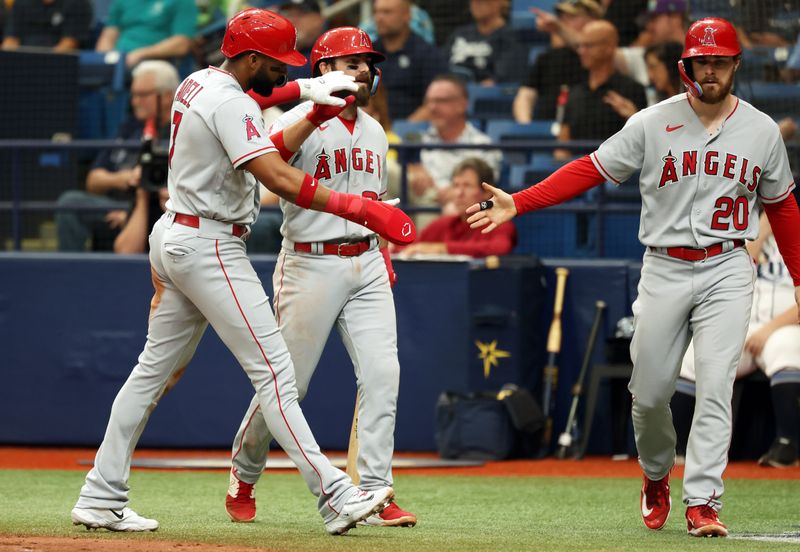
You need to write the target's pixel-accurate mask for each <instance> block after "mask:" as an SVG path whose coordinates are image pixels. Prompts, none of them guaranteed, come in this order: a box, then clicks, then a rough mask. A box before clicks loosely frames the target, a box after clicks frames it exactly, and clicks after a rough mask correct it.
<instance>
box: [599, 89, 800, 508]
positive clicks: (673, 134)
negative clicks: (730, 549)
mask: <svg viewBox="0 0 800 552" xmlns="http://www.w3.org/2000/svg"><path fill="white" fill-rule="evenodd" d="M694 101H697V100H694ZM591 159H592V161H593V162H594V164H595V167H596V168H597V169H598V171H600V173H601V174H602V175H603V176H605V177H606V178H608V179H609V180H612V181H614V182H617V183H619V182H623V181H625V180H626V179H627V178H629V177H630V176H631V175H632V174H633V172H634V171H636V170H637V169H639V168H641V178H640V184H639V187H640V190H641V196H642V212H641V224H640V229H639V238H640V240H641V242H642V243H643V244H644V245H646V246H648V249H647V251H646V253H645V255H644V260H643V266H642V273H641V279H640V281H639V290H638V291H639V295H638V298H637V299H636V302H635V303H634V305H633V311H634V320H635V321H634V324H635V332H634V337H633V341H632V343H631V358H632V359H633V363H634V370H633V375H632V377H631V381H630V384H629V389H630V391H631V393H632V395H633V424H634V431H635V435H636V445H637V448H638V452H639V462H640V464H641V466H642V469H643V470H644V473H645V475H646V476H647V477H648V478H650V479H651V480H659V479H661V478H663V477H664V476H665V475H666V474H667V473H668V472H669V470H670V468H671V467H672V465H673V463H674V457H675V439H676V437H675V430H674V428H673V425H672V416H671V413H670V410H669V401H670V397H671V396H672V394H673V393H674V391H675V381H676V379H677V377H678V373H679V370H680V366H681V359H682V358H683V356H684V352H685V351H686V347H687V345H688V343H689V340H690V338H693V339H694V347H695V364H696V366H697V399H698V400H697V407H696V409H695V415H694V423H693V424H692V430H691V434H690V436H689V443H688V449H687V455H686V468H685V476H684V484H683V501H684V503H686V504H687V505H688V506H696V505H700V504H709V505H711V506H713V507H715V509H717V510H719V509H720V508H721V502H720V501H719V497H720V496H721V495H722V493H723V490H724V487H723V482H722V472H723V471H724V469H725V466H726V465H727V451H728V445H729V443H730V437H731V424H730V419H731V411H730V408H731V394H732V382H733V379H734V376H735V374H736V366H737V365H738V363H739V357H740V355H741V352H742V347H743V343H744V339H745V336H746V334H747V327H748V323H749V319H750V307H751V301H752V294H753V279H754V270H753V264H752V262H751V261H750V257H749V256H748V254H747V252H746V250H745V249H744V247H741V245H742V244H743V242H744V240H746V239H754V238H755V237H756V236H757V233H758V216H759V208H758V205H757V203H758V202H761V203H771V202H777V201H780V200H782V199H785V198H786V197H787V196H788V194H790V193H791V191H792V189H793V188H794V183H793V178H792V174H791V172H790V170H789V162H788V158H787V155H786V149H785V147H784V145H783V142H782V140H781V136H780V133H779V132H778V127H777V125H776V124H775V123H774V122H773V121H772V120H771V119H770V118H769V117H768V116H767V115H765V114H763V113H761V112H759V111H758V110H756V109H755V108H754V107H753V106H751V105H749V104H748V103H746V102H744V101H741V100H736V104H735V108H734V109H733V110H732V112H731V113H730V115H729V116H728V117H727V119H726V120H725V121H724V122H723V123H722V124H721V125H720V127H719V128H718V129H716V130H715V131H713V132H712V131H709V130H708V129H706V128H705V126H704V125H703V124H702V122H701V121H700V120H699V119H698V117H697V115H696V114H695V112H694V111H693V109H692V107H691V105H690V104H689V97H688V95H687V94H680V95H677V96H674V97H672V98H670V99H667V100H665V101H663V102H661V103H659V104H656V105H654V106H652V107H650V108H647V109H645V110H642V111H640V112H639V113H637V114H635V115H634V116H632V117H631V118H630V119H629V120H628V122H627V124H626V125H625V127H624V128H623V129H622V130H620V131H619V132H618V133H617V134H615V135H614V136H612V137H611V138H609V139H608V140H606V141H605V142H604V143H603V144H602V145H601V146H600V147H599V148H598V150H597V151H596V152H594V153H592V155H591ZM671 248H706V250H705V260H704V259H703V255H701V256H700V258H699V259H695V260H694V261H689V260H684V258H685V257H684V258H676V257H680V256H681V255H685V253H681V252H680V251H678V250H676V249H671Z"/></svg>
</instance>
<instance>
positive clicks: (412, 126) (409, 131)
mask: <svg viewBox="0 0 800 552" xmlns="http://www.w3.org/2000/svg"><path fill="white" fill-rule="evenodd" d="M430 125H431V124H430V122H428V121H406V120H405V119H397V120H395V121H392V130H393V131H394V133H395V134H397V135H398V136H399V137H400V138H401V139H402V140H403V141H404V142H405V141H407V140H411V141H414V140H413V138H415V137H416V138H418V137H419V135H420V134H422V133H423V132H425V131H426V130H427V129H428V127H429V126H430ZM416 141H419V140H418V139H417V140H416Z"/></svg>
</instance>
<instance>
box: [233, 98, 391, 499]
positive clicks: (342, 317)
mask: <svg viewBox="0 0 800 552" xmlns="http://www.w3.org/2000/svg"><path fill="white" fill-rule="evenodd" d="M312 105H313V104H311V103H310V102H309V103H305V104H301V105H299V106H297V107H296V108H294V109H292V110H291V111H289V112H288V113H286V114H284V115H283V116H281V117H280V118H279V119H278V120H277V121H276V122H275V123H274V124H273V126H272V129H271V132H276V131H278V130H280V129H282V128H285V127H287V126H289V125H291V124H292V123H294V122H296V121H298V120H301V119H303V118H304V117H305V116H306V114H307V113H308V112H309V110H310V109H311V108H312ZM387 148H388V143H387V140H386V135H385V133H384V131H383V129H382V128H381V126H380V124H379V123H378V122H377V121H376V120H375V119H373V118H372V117H370V116H369V115H367V114H366V113H365V112H363V111H361V110H358V116H357V117H356V120H355V125H354V126H353V127H352V131H351V130H350V129H349V128H348V126H347V125H346V124H345V123H344V122H343V120H342V119H341V118H334V119H331V120H330V121H328V122H326V123H323V124H322V125H321V126H320V127H319V128H318V129H317V130H315V131H314V132H313V133H312V134H311V135H310V136H309V137H308V138H307V139H306V140H305V142H304V143H303V144H302V147H301V148H300V150H299V151H298V152H297V153H296V154H295V155H294V157H293V158H292V160H291V164H292V165H294V166H295V167H297V168H299V169H301V170H303V171H305V172H307V173H309V174H311V175H313V176H314V177H315V178H317V179H319V181H320V183H322V184H324V185H326V186H328V187H330V188H332V189H334V190H336V191H340V192H350V193H355V194H360V195H363V196H364V197H368V198H372V199H378V198H380V197H383V195H384V194H385V192H386V181H387V175H386V170H385V169H386V152H387ZM281 209H282V210H283V215H284V222H283V226H282V227H281V232H282V234H283V236H284V240H283V249H282V250H281V253H280V255H279V256H278V262H277V265H276V267H275V273H274V275H273V286H274V290H275V298H274V307H275V313H276V316H277V319H278V323H279V325H280V329H281V333H282V334H283V336H284V339H285V340H286V345H287V347H288V348H289V352H290V353H291V355H292V360H293V361H294V367H295V374H296V379H297V387H298V394H299V397H300V399H302V398H303V397H304V396H305V394H306V391H307V390H308V385H309V382H310V381H311V377H312V376H313V374H314V370H315V369H316V366H317V363H318V362H319V358H320V356H321V354H322V350H323V348H324V347H325V343H326V342H327V340H328V334H329V333H330V331H331V328H332V327H333V326H334V324H335V325H336V328H337V330H338V331H339V335H340V336H341V338H342V341H343V343H344V345H345V348H346V349H347V352H348V354H349V355H350V358H351V360H352V361H353V366H354V369H355V375H356V381H357V385H358V389H359V391H360V394H361V401H360V404H359V424H358V440H359V457H358V472H359V474H360V476H361V483H360V486H361V488H363V489H367V490H371V489H373V488H377V487H380V486H384V485H391V483H392V473H391V460H392V454H393V451H394V423H395V412H396V407H397V393H398V388H399V376H400V365H399V362H398V359H397V330H396V321H395V310H394V300H393V296H392V292H391V288H390V286H389V279H388V275H387V272H386V266H385V264H384V261H383V257H382V256H381V253H380V252H379V250H378V247H377V239H376V237H375V236H374V235H371V234H369V231H368V230H367V229H365V228H363V227H362V226H359V225H356V224H353V223H350V222H347V221H345V220H343V219H340V218H338V217H334V216H332V215H329V214H327V213H319V212H316V211H307V210H305V209H300V208H298V207H297V206H296V205H294V204H291V203H289V202H286V201H281ZM364 238H367V239H368V240H369V249H367V250H366V251H364V252H363V253H361V254H360V255H357V256H351V257H340V256H337V255H332V254H322V252H323V248H324V243H344V242H351V241H357V240H361V239H364ZM297 244H303V245H302V246H300V248H301V249H307V250H309V249H310V252H299V251H297V250H296V249H297V248H298V245H297ZM309 244H310V245H309ZM259 408H260V404H259V401H258V397H257V396H256V397H254V398H253V401H252V402H251V403H250V407H249V408H248V410H247V412H246V413H245V416H244V419H243V420H242V424H241V426H240V428H239V431H238V433H237V435H236V437H235V439H234V443H233V459H232V462H233V466H234V468H235V469H236V472H237V475H238V477H239V478H240V479H241V480H243V481H245V482H247V483H255V482H256V481H257V480H258V478H259V476H260V475H261V473H262V472H263V471H264V464H265V462H266V457H267V452H268V449H269V443H270V439H271V437H272V435H274V434H273V433H272V429H271V428H269V427H267V425H266V424H265V423H264V419H263V417H261V416H259V415H258V410H259Z"/></svg>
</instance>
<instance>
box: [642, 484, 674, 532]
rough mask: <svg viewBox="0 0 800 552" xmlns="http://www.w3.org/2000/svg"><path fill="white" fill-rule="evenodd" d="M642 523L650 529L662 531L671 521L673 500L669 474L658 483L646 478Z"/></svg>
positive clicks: (643, 489)
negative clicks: (669, 520) (670, 492)
mask: <svg viewBox="0 0 800 552" xmlns="http://www.w3.org/2000/svg"><path fill="white" fill-rule="evenodd" d="M641 503H642V521H644V524H645V525H646V526H647V528H648V529H655V530H658V529H661V528H662V527H664V524H665V523H667V520H668V519H669V512H670V509H671V508H672V498H671V497H670V496H669V474H667V475H665V476H664V477H663V478H662V479H659V480H658V481H653V480H652V479H649V478H648V477H647V476H646V475H645V476H644V483H643V484H642V493H641Z"/></svg>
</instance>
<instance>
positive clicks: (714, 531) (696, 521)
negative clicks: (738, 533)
mask: <svg viewBox="0 0 800 552" xmlns="http://www.w3.org/2000/svg"><path fill="white" fill-rule="evenodd" d="M686 526H687V531H688V532H689V534H690V535H692V536H693V537H727V536H728V528H727V527H725V524H724V523H722V522H721V521H720V520H719V516H718V515H717V511H716V510H715V509H714V508H712V507H711V506H707V505H705V504H702V505H700V506H689V507H688V508H686Z"/></svg>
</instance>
